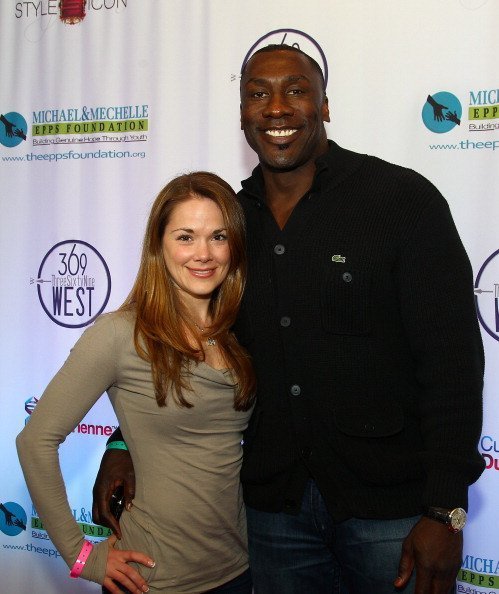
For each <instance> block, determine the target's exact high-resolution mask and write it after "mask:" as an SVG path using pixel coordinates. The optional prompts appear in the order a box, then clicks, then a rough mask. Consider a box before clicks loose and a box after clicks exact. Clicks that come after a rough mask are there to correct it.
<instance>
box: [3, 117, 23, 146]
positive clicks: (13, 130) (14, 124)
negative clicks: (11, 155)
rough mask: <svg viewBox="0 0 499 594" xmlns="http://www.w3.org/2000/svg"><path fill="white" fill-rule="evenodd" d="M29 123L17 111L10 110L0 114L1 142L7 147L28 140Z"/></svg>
mask: <svg viewBox="0 0 499 594" xmlns="http://www.w3.org/2000/svg"><path fill="white" fill-rule="evenodd" d="M27 133H28V124H27V123H26V120H25V119H24V117H23V116H22V115H21V114H20V113H17V111H10V112H9V113H3V114H1V115H0V143H1V144H3V146H6V147H7V148H13V147H15V146H17V145H18V144H21V142H23V141H25V140H26V134H27Z"/></svg>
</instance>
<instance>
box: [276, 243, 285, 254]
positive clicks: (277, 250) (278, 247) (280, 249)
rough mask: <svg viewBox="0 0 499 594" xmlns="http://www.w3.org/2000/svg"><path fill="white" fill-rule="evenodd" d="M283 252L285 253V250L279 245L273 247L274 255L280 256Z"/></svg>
mask: <svg viewBox="0 0 499 594" xmlns="http://www.w3.org/2000/svg"><path fill="white" fill-rule="evenodd" d="M285 251H286V248H285V247H284V246H283V245H282V244H281V243H278V244H277V245H276V246H275V247H274V253H275V254H277V255H278V256H282V255H283V254H284V252H285Z"/></svg>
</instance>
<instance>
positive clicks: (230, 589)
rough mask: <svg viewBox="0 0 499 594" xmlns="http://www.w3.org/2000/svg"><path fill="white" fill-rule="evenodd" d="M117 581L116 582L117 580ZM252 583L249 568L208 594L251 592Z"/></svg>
mask: <svg viewBox="0 0 499 594" xmlns="http://www.w3.org/2000/svg"><path fill="white" fill-rule="evenodd" d="M115 583H116V582H115ZM117 586H118V587H119V588H120V589H121V591H122V592H123V594H130V591H129V590H127V589H126V588H123V586H120V585H119V584H117ZM252 591H253V590H252V585H251V573H250V570H249V569H247V570H246V571H245V572H244V573H242V574H241V575H239V576H237V577H236V578H234V579H233V580H230V582H226V583H225V584H222V585H221V586H218V587H217V588H214V589H213V590H208V592H206V594H251V592H252ZM108 593H109V590H108V589H107V588H104V587H103V588H102V594H108Z"/></svg>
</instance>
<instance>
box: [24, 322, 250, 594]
mask: <svg viewBox="0 0 499 594" xmlns="http://www.w3.org/2000/svg"><path fill="white" fill-rule="evenodd" d="M133 329H134V319H133V316H132V315H131V314H123V313H118V312H117V313H113V314H107V315H104V316H102V317H101V318H99V319H98V320H97V322H96V323H95V324H94V325H93V326H92V327H90V328H88V329H87V330H86V331H85V332H84V334H83V335H82V337H81V338H80V339H79V341H78V342H77V343H76V345H75V346H74V348H73V349H72V351H71V353H70V355H69V357H68V359H67V360H66V362H65V363H64V365H63V367H62V368H61V369H60V371H59V372H58V373H57V375H56V376H55V377H54V379H53V380H52V381H51V382H50V384H49V386H48V387H47V389H46V390H45V392H44V394H43V396H42V398H41V399H40V402H39V403H38V404H37V406H36V409H35V411H34V412H33V414H32V416H31V418H30V420H29V422H28V423H27V425H26V427H25V428H24V429H23V431H22V432H21V433H20V434H19V436H18V438H17V446H18V452H19V458H20V460H21V465H22V468H23V471H24V474H25V477H26V482H27V484H28V488H29V491H30V494H31V497H32V499H33V502H34V505H35V507H36V509H37V512H38V514H39V516H40V518H41V519H42V521H43V524H44V527H45V528H46V530H47V532H48V534H49V536H50V538H51V540H52V542H53V543H54V545H55V546H56V547H57V549H58V550H59V551H60V553H61V555H62V557H63V558H64V559H65V561H66V563H67V564H68V565H69V566H72V565H73V563H74V562H75V560H76V558H77V555H78V553H79V552H80V549H81V547H82V544H83V536H82V533H81V531H80V529H79V527H78V525H77V524H76V521H75V519H74V518H73V515H72V513H71V510H70V507H69V504H68V500H67V495H66V490H65V486H64V481H63V478H62V475H61V470H60V465H59V457H58V447H59V444H60V443H62V442H63V441H64V440H65V439H66V437H67V436H68V435H69V434H70V433H71V432H72V431H73V429H74V428H75V427H76V426H77V424H78V423H79V422H80V421H81V419H82V418H83V417H84V416H85V414H86V413H87V411H88V410H89V409H90V408H91V407H92V405H93V404H94V403H95V402H96V400H97V399H98V398H99V396H100V395H101V394H102V393H103V392H105V391H106V392H107V393H108V395H109V398H110V400H111V403H112V405H113V408H114V410H115V413H116V416H117V417H118V420H119V424H120V427H121V431H122V433H123V436H124V438H125V440H126V442H127V445H128V448H129V450H130V453H131V456H132V459H133V464H134V468H135V473H136V494H135V499H134V501H133V507H132V509H131V511H130V512H127V511H125V512H124V513H123V515H122V517H121V520H120V525H121V529H122V532H123V539H122V540H121V541H118V543H117V545H116V546H117V547H119V548H120V549H133V550H137V551H141V552H144V553H146V554H147V555H149V556H150V557H151V558H153V559H154V560H155V561H156V566H155V567H154V568H153V569H148V568H145V567H143V566H135V567H136V568H137V569H138V570H139V571H140V573H141V574H142V575H143V576H144V578H145V579H146V580H147V582H148V584H149V586H150V589H151V592H168V593H170V592H183V593H192V594H194V593H196V592H204V591H206V590H209V589H210V588H214V587H216V586H218V585H220V584H222V583H224V582H226V581H229V580H230V579H232V578H234V577H236V576H237V575H239V574H240V573H242V572H243V571H244V570H245V569H246V568H247V567H248V558H247V542H246V540H247V539H246V518H245V512H244V506H243V501H242V494H241V488H240V482H239V470H240V466H241V458H242V449H241V438H242V432H243V430H244V429H245V428H246V426H247V423H248V419H249V415H250V412H239V411H236V410H234V408H233V397H234V383H233V378H232V376H231V374H230V372H229V371H227V370H217V369H213V368H212V367H210V366H208V365H207V364H205V363H199V364H195V363H191V364H190V366H189V381H190V385H191V388H192V393H190V392H189V393H188V394H187V399H188V400H189V401H190V402H191V403H192V404H193V405H194V406H193V407H192V408H190V409H188V408H181V407H179V406H177V405H176V404H175V403H174V402H173V400H172V398H169V399H168V404H167V406H166V407H162V408H160V407H158V405H157V403H156V398H155V396H154V387H153V383H152V376H151V367H150V365H149V364H148V363H147V362H146V361H144V360H143V359H141V358H140V357H139V356H138V355H137V352H136V350H135V347H134V343H133ZM107 550H108V546H107V541H103V542H102V543H100V544H99V545H97V546H96V547H94V549H93V551H92V553H91V554H90V557H89V560H88V561H87V564H86V566H85V569H84V571H83V574H82V576H83V577H85V578H87V579H90V580H93V581H96V582H99V583H102V581H103V579H104V574H105V567H106V559H107Z"/></svg>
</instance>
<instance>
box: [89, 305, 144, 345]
mask: <svg viewBox="0 0 499 594" xmlns="http://www.w3.org/2000/svg"><path fill="white" fill-rule="evenodd" d="M134 327H135V313H134V312H132V311H129V310H116V311H112V312H109V313H104V314H101V315H100V316H98V317H97V318H96V320H95V322H94V324H93V326H91V328H89V331H90V332H91V333H92V334H93V335H94V336H95V335H97V336H99V335H100V336H102V335H113V336H114V337H115V338H116V339H117V340H120V339H129V338H130V337H131V336H133V332H134Z"/></svg>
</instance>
